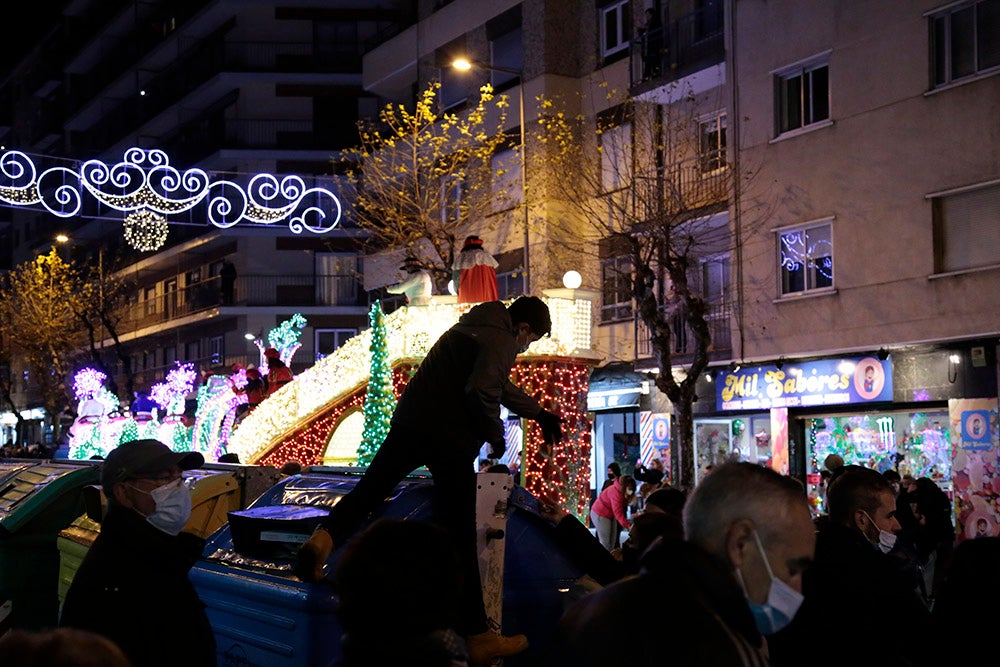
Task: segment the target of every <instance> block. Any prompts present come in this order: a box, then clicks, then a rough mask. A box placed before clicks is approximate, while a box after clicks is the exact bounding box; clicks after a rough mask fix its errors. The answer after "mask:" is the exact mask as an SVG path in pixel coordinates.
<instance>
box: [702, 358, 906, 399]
mask: <svg viewBox="0 0 1000 667" xmlns="http://www.w3.org/2000/svg"><path fill="white" fill-rule="evenodd" d="M891 400H892V361H890V360H884V361H883V360H881V359H876V358H875V357H857V358H845V359H821V360H818V361H805V362H802V363H798V364H791V363H784V364H782V367H781V368H778V367H777V366H756V367H754V366H750V367H747V368H743V369H740V370H738V371H726V372H724V373H722V375H721V377H720V378H719V379H718V380H717V382H716V404H717V406H718V409H719V410H761V409H768V408H781V407H787V408H794V407H803V406H816V405H843V404H853V403H873V402H877V401H891Z"/></svg>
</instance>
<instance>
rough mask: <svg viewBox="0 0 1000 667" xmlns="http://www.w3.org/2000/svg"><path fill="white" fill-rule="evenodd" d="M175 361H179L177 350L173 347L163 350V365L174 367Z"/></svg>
mask: <svg viewBox="0 0 1000 667" xmlns="http://www.w3.org/2000/svg"><path fill="white" fill-rule="evenodd" d="M175 361H177V348H176V347H174V346H173V345H169V346H167V347H165V348H163V365H164V366H171V367H172V366H173V365H174V362H175Z"/></svg>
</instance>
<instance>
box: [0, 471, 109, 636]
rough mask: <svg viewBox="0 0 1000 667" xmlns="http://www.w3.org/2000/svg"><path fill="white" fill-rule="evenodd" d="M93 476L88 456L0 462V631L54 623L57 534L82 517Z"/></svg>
mask: <svg viewBox="0 0 1000 667" xmlns="http://www.w3.org/2000/svg"><path fill="white" fill-rule="evenodd" d="M97 479H98V469H97V466H96V465H95V462H90V461H70V460H65V461H63V460H59V461H52V460H23V459H22V460H12V459H6V460H3V461H0V609H3V610H5V612H6V615H5V616H4V618H2V619H0V633H2V632H3V631H4V630H6V629H8V628H25V629H29V630H35V629H42V628H48V627H54V626H55V625H56V624H57V623H58V620H59V598H58V586H57V580H58V575H59V549H58V548H57V546H56V538H57V536H58V535H59V531H61V530H62V529H64V528H65V527H66V526H68V525H69V524H70V523H72V521H73V520H74V519H76V518H77V517H78V516H80V513H81V512H82V511H83V498H82V490H83V488H84V487H85V486H87V485H90V484H94V483H96V482H97ZM0 613H3V612H0Z"/></svg>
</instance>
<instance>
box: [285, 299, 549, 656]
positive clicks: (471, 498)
mask: <svg viewBox="0 0 1000 667" xmlns="http://www.w3.org/2000/svg"><path fill="white" fill-rule="evenodd" d="M551 329H552V320H551V316H550V315H549V308H548V306H546V305H545V303H544V302H543V301H542V300H541V299H539V298H538V297H534V296H522V297H520V298H518V299H516V300H515V301H514V302H513V303H511V304H510V306H509V307H504V304H503V303H502V302H500V301H490V302H486V303H481V304H479V305H477V306H474V307H473V308H472V309H471V310H470V311H469V312H467V313H466V314H465V315H463V316H462V317H461V319H459V321H458V323H457V324H455V325H454V326H453V327H451V328H450V329H449V330H448V331H446V332H445V333H444V334H443V335H442V336H441V338H439V339H438V341H437V342H436V343H434V345H433V346H432V347H431V349H430V350H429V351H428V353H427V356H426V357H425V358H424V360H423V362H422V363H421V364H420V368H419V369H418V370H417V372H416V374H415V375H414V376H413V379H411V380H410V382H409V383H408V384H407V385H406V389H405V390H404V391H403V395H402V396H401V397H400V399H399V404H398V405H397V407H396V411H395V413H394V414H393V416H392V423H391V426H390V429H389V433H388V434H387V435H386V438H385V441H384V442H383V443H382V446H381V448H380V449H379V450H378V452H377V453H376V454H375V457H374V459H372V462H371V464H370V465H369V466H368V469H367V471H366V472H365V474H364V475H363V476H362V477H361V479H359V480H358V483H357V484H356V485H355V487H354V488H353V489H352V490H351V492H350V493H348V494H347V495H345V496H344V497H342V498H341V499H340V502H338V503H337V504H336V505H334V506H333V508H332V509H331V510H330V515H329V516H328V517H327V518H326V519H325V520H324V521H323V524H322V525H321V526H320V527H319V528H317V529H316V531H315V532H314V533H313V535H312V536H311V537H310V538H309V540H308V541H306V543H305V544H303V546H302V548H301V549H300V550H299V559H298V563H297V565H296V574H297V575H298V576H299V578H300V579H303V580H304V581H318V580H320V579H322V578H323V566H324V565H325V564H326V560H327V558H328V557H329V555H330V553H331V552H332V551H333V547H334V545H335V544H337V545H341V546H342V545H343V544H344V543H345V541H346V540H347V539H348V538H349V537H350V535H351V533H353V532H354V531H356V530H357V529H358V528H359V527H360V526H361V524H362V523H363V522H364V520H365V519H366V517H367V516H368V515H369V513H370V512H372V511H373V510H375V509H377V507H378V506H379V504H380V503H381V502H382V501H383V500H384V499H385V498H387V497H388V496H390V495H391V493H392V490H393V489H394V488H395V487H396V485H397V484H398V483H399V482H400V481H401V480H402V479H403V478H404V477H405V476H406V475H407V474H408V473H409V472H411V471H413V470H415V469H416V468H418V467H420V466H427V469H428V470H430V472H431V475H432V476H433V479H434V491H435V501H434V502H435V514H436V516H437V517H438V519H439V520H440V521H441V522H442V524H443V525H444V527H445V528H446V529H447V530H448V531H449V533H450V534H451V536H452V539H453V541H454V542H455V546H456V550H457V552H458V555H459V559H460V561H461V562H462V571H463V579H464V586H463V601H462V609H460V610H458V611H460V612H461V613H460V614H459V618H460V619H461V621H462V622H463V623H464V624H465V626H464V627H461V628H459V630H460V631H461V632H462V634H463V635H464V637H465V638H466V648H467V651H468V654H469V663H470V665H472V667H479V666H481V665H488V664H490V663H491V662H493V661H494V660H495V659H496V658H500V657H504V656H509V655H514V654H515V653H520V652H521V651H523V650H524V649H525V648H527V646H528V640H527V638H526V637H525V636H524V635H514V636H511V637H505V636H503V635H500V634H497V633H493V632H490V630H489V627H488V623H487V617H486V611H485V608H484V606H483V596H482V588H481V586H480V578H479V560H478V555H477V551H476V475H475V470H474V469H473V462H474V461H475V460H476V456H477V453H478V451H479V449H480V448H481V447H482V445H483V443H484V442H486V443H489V445H490V454H491V456H492V457H493V458H499V457H500V456H502V455H503V452H504V450H505V448H506V441H505V439H504V429H503V424H502V422H501V421H500V406H501V405H504V406H506V407H507V408H508V409H510V410H512V411H513V412H515V413H516V414H518V415H522V416H525V417H528V418H529V419H533V420H535V421H536V422H538V424H539V426H541V429H542V434H543V436H544V438H545V442H546V443H547V444H549V445H552V444H555V443H558V442H559V441H560V440H561V438H562V429H561V426H560V422H561V421H562V420H561V419H560V418H559V417H558V416H556V415H555V414H553V413H551V412H549V411H548V410H545V409H543V408H542V407H541V406H539V404H538V402H537V401H535V400H534V399H533V398H531V397H530V396H528V395H527V394H525V393H524V391H522V390H521V389H520V388H518V387H517V386H515V385H514V384H513V383H512V382H511V381H510V371H511V368H513V366H514V362H515V359H516V357H517V354H518V353H519V352H524V351H526V350H527V349H528V345H530V344H531V343H533V342H534V341H537V340H538V339H540V338H541V337H542V336H546V335H548V334H549V333H550V332H551Z"/></svg>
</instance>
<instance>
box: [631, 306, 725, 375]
mask: <svg viewBox="0 0 1000 667" xmlns="http://www.w3.org/2000/svg"><path fill="white" fill-rule="evenodd" d="M661 310H662V311H663V313H664V314H665V315H666V317H667V319H668V321H669V322H670V331H671V334H672V339H671V342H672V344H673V349H672V350H671V353H672V355H673V357H674V359H675V361H676V362H678V363H682V362H684V361H685V357H689V356H690V355H693V354H694V352H695V339H694V333H692V331H691V327H690V326H688V324H687V322H686V321H685V320H684V318H683V316H682V315H680V314H668V313H669V309H668V308H667V307H665V306H661ZM705 319H706V320H707V322H708V328H709V332H710V335H711V337H712V342H711V344H710V345H709V348H708V349H709V356H711V357H715V356H719V357H720V358H723V357H726V356H727V355H728V354H729V351H730V350H731V349H732V347H733V340H732V330H731V319H732V312H731V308H730V306H729V303H728V302H722V303H717V304H711V305H709V308H708V313H707V314H706V318H705ZM636 326H637V327H638V329H639V330H638V335H637V338H636V343H637V348H636V356H637V357H638V358H640V359H643V358H647V359H648V358H650V357H652V356H653V346H652V343H651V342H650V334H649V328H648V327H646V325H645V324H643V323H642V322H636Z"/></svg>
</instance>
